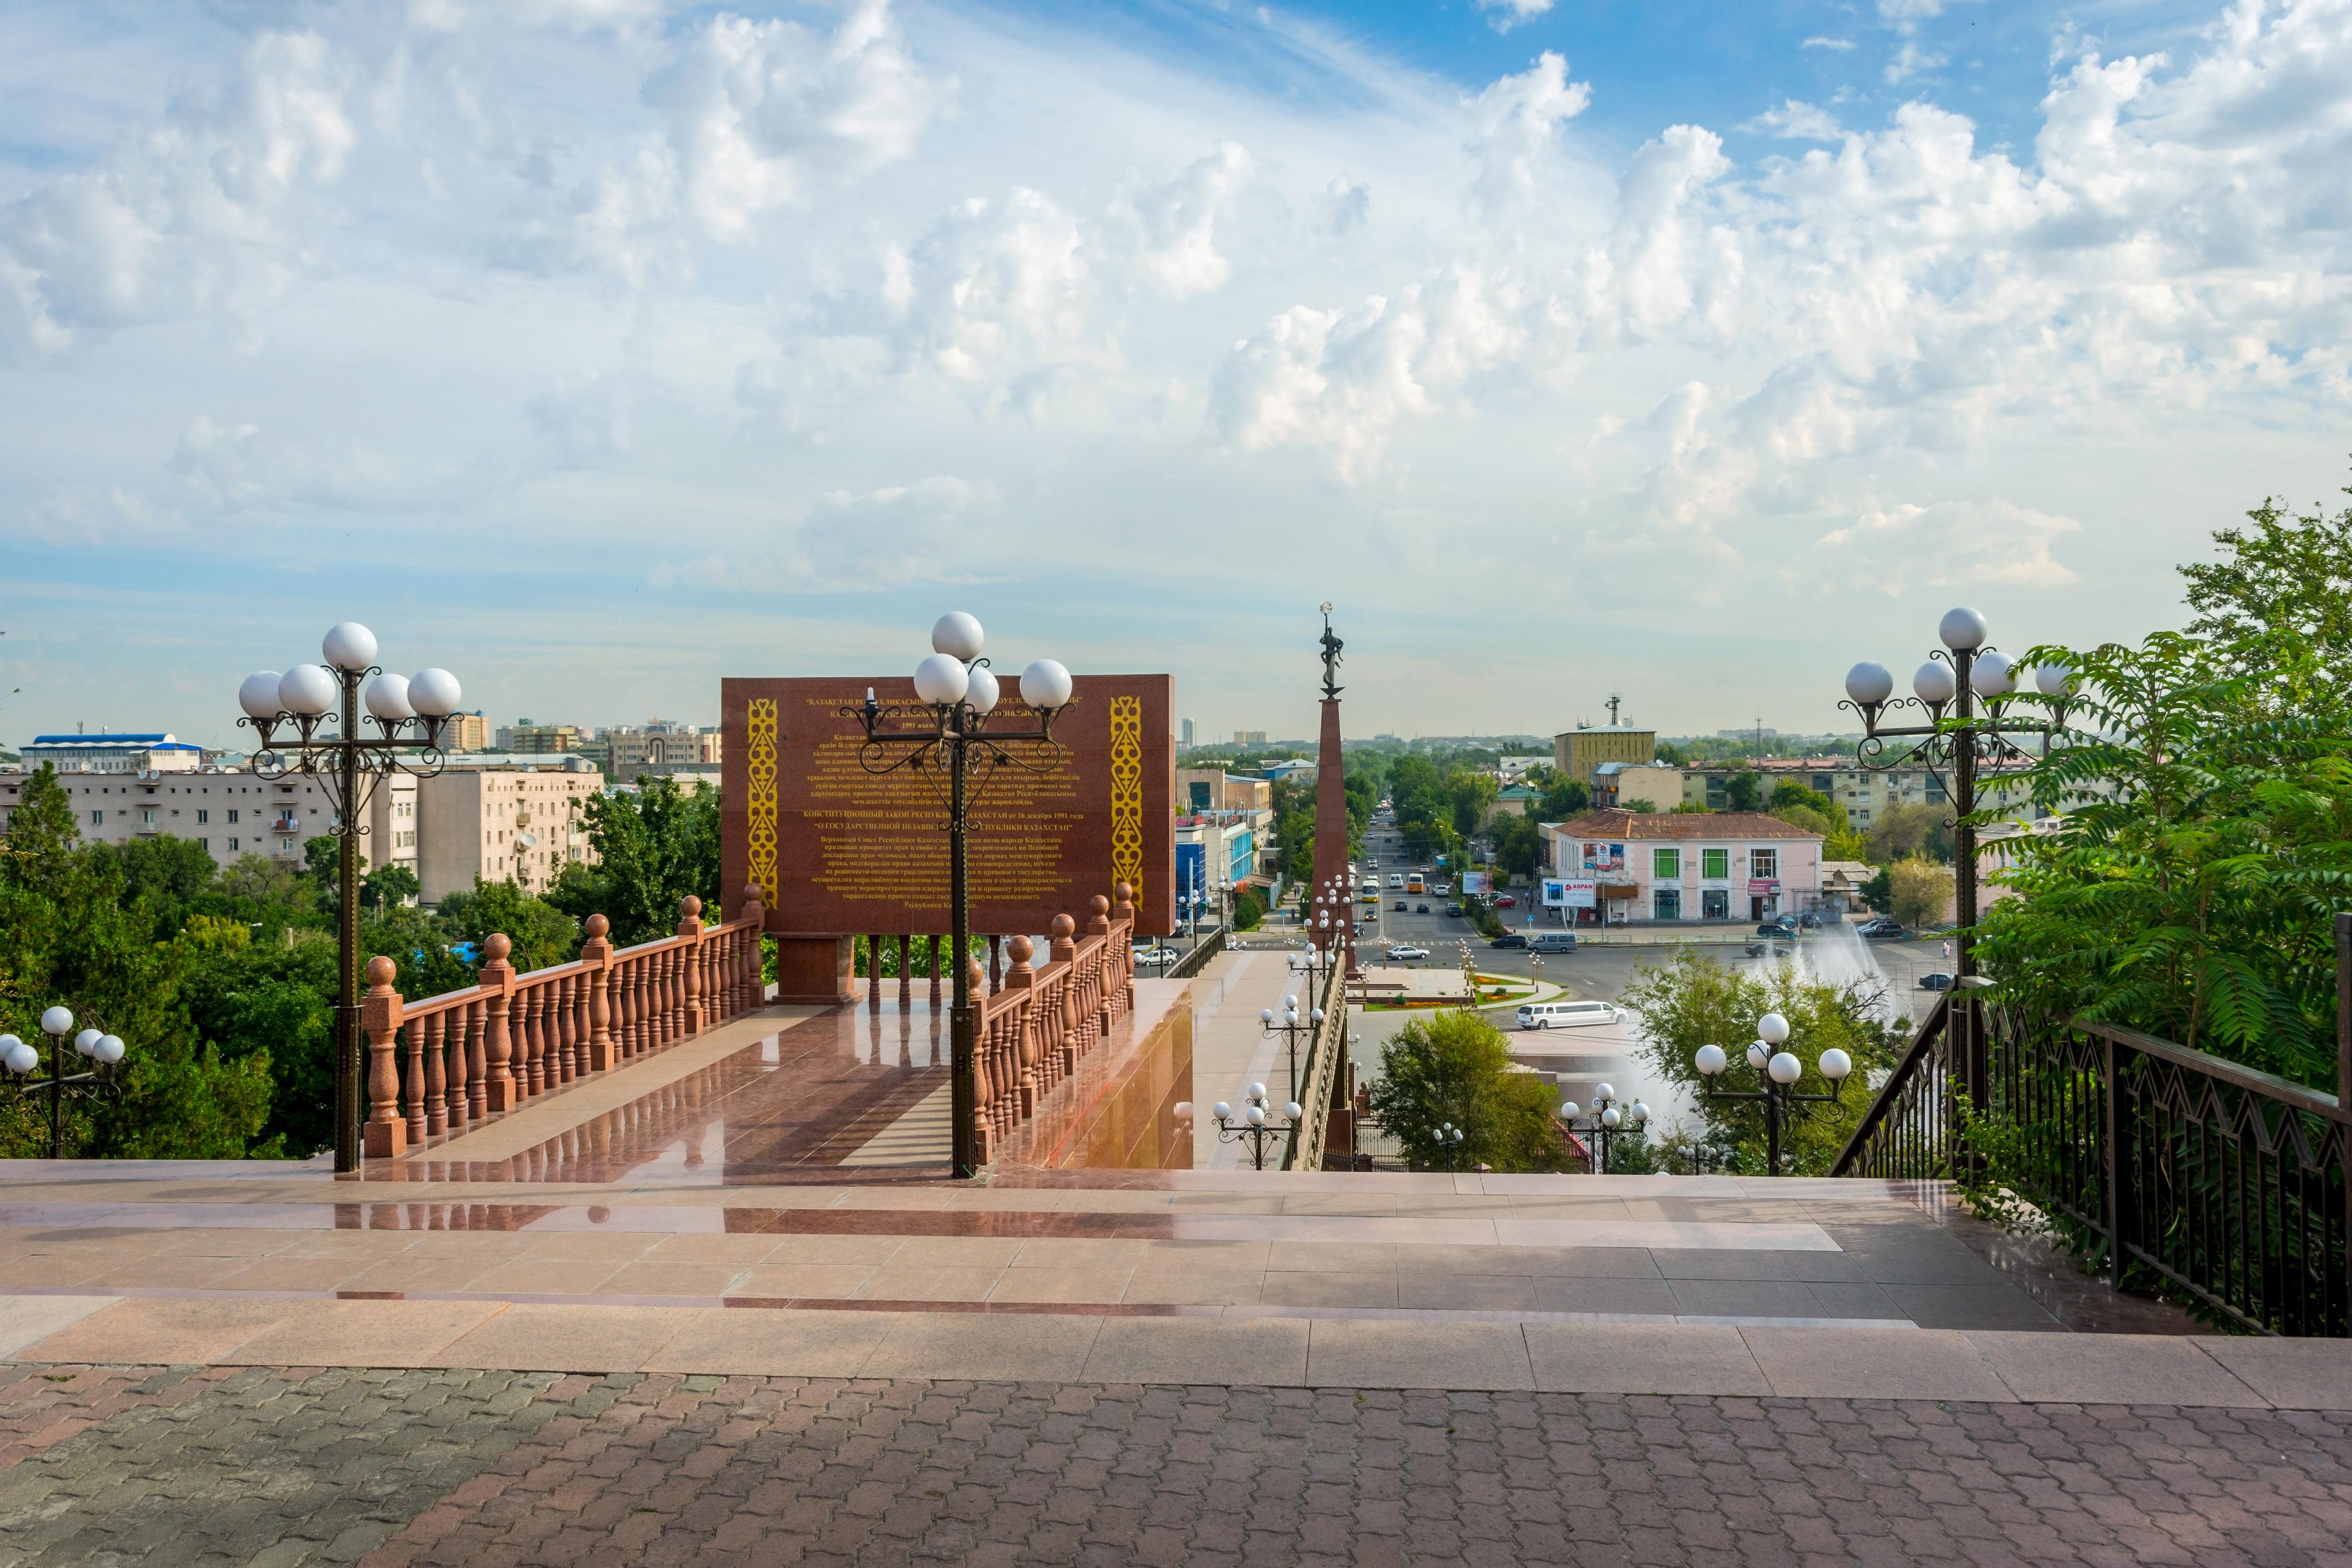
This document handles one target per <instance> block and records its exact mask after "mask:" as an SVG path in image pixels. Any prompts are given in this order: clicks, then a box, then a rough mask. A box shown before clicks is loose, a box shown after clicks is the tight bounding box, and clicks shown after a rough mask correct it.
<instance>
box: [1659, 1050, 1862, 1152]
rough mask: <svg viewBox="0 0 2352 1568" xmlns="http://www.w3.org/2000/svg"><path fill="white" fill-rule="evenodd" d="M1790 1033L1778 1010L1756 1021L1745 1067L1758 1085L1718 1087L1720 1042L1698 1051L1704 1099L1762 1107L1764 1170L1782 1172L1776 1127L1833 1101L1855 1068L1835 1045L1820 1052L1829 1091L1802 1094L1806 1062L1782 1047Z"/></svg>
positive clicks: (1725, 1062)
mask: <svg viewBox="0 0 2352 1568" xmlns="http://www.w3.org/2000/svg"><path fill="white" fill-rule="evenodd" d="M1788 1037H1789V1020H1788V1019H1786V1018H1783V1017H1782V1016H1780V1014H1778V1013H1767V1014H1765V1015H1764V1016H1762V1017H1761V1018H1759V1019H1757V1020H1756V1043H1755V1044H1753V1045H1751V1046H1749V1047H1748V1070H1749V1072H1750V1073H1752V1074H1753V1075H1754V1076H1755V1079H1756V1081H1757V1083H1758V1084H1759V1087H1758V1088H1756V1089H1717V1087H1716V1086H1715V1080H1716V1079H1718V1078H1720V1077H1721V1076H1722V1075H1723V1074H1724V1072H1725V1071H1726V1070H1727V1068H1729V1067H1730V1065H1731V1062H1730V1058H1727V1056H1726V1055H1725V1054H1724V1050H1723V1047H1721V1046H1701V1047H1699V1048H1698V1052H1697V1056H1696V1065H1697V1068H1698V1071H1699V1084H1700V1089H1701V1092H1702V1097H1703V1098H1704V1099H1706V1100H1710V1101H1712V1100H1746V1101H1751V1102H1753V1103H1756V1104H1759V1105H1761V1106H1763V1108H1764V1168H1765V1173H1766V1174H1768V1175H1773V1176H1777V1175H1779V1174H1780V1127H1781V1124H1782V1123H1783V1122H1784V1121H1790V1120H1793V1119H1795V1118H1797V1117H1801V1116H1809V1115H1811V1110H1808V1109H1807V1108H1808V1107H1810V1106H1815V1105H1834V1104H1835V1103H1837V1099H1838V1096H1839V1094H1840V1093H1841V1092H1843V1089H1845V1080H1846V1076H1847V1075H1848V1074H1849V1073H1851V1072H1853V1058H1852V1057H1849V1056H1847V1055H1846V1054H1845V1053H1844V1052H1843V1051H1842V1050H1839V1049H1838V1048H1837V1047H1835V1046H1832V1047H1830V1048H1829V1049H1828V1050H1825V1051H1823V1052H1822V1054H1821V1059H1820V1060H1819V1061H1818V1062H1816V1063H1815V1064H1814V1066H1815V1067H1816V1068H1818V1069H1819V1070H1820V1072H1821V1075H1822V1077H1823V1078H1825V1079H1828V1080H1829V1085H1830V1091H1829V1092H1828V1093H1827V1094H1800V1093H1798V1092H1797V1082H1798V1080H1799V1079H1801V1078H1803V1077H1804V1076H1805V1065H1804V1063H1802V1062H1801V1061H1799V1060H1798V1059H1797V1058H1795V1057H1794V1056H1792V1055H1790V1053H1789V1052H1787V1051H1784V1050H1782V1049H1780V1046H1781V1045H1782V1043H1783V1042H1785V1041H1786V1040H1787V1039H1788Z"/></svg>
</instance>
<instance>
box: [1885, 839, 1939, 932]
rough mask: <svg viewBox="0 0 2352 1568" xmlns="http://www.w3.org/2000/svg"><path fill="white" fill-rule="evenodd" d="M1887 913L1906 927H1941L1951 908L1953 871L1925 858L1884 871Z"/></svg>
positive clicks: (1892, 866) (1912, 857) (1901, 862)
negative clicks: (1938, 925) (1939, 925)
mask: <svg viewBox="0 0 2352 1568" xmlns="http://www.w3.org/2000/svg"><path fill="white" fill-rule="evenodd" d="M1886 907H1887V912H1888V913H1890V914H1892V915H1893V916H1894V917H1895V919H1896V920H1898V921H1901V922H1902V923H1903V924H1905V925H1907V926H1927V925H1937V924H1940V923H1942V922H1943V921H1945V920H1947V919H1948V916H1947V914H1946V913H1945V911H1946V910H1949V909H1950V908H1951V907H1952V868H1950V867H1949V866H1946V865H1943V864H1941V863H1939V862H1937V861H1934V860H1930V859H1928V858H1927V857H1926V856H1925V855H1914V856H1911V857H1909V858H1906V859H1902V860H1897V861H1895V863H1894V864H1893V865H1891V866H1889V867H1887V868H1886Z"/></svg>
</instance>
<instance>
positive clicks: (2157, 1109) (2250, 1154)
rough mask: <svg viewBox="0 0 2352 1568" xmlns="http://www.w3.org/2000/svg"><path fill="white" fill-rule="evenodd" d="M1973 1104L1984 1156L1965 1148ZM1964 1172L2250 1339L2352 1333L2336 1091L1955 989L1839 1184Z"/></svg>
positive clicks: (2343, 1126) (1843, 1159) (1848, 1156)
mask: <svg viewBox="0 0 2352 1568" xmlns="http://www.w3.org/2000/svg"><path fill="white" fill-rule="evenodd" d="M1967 1106H1973V1107H1974V1108H1975V1109H1976V1110H1979V1111H1981V1112H1983V1113H1984V1118H1983V1120H1982V1121H1980V1122H1979V1123H1978V1125H1979V1127H1980V1128H1981V1129H1983V1130H1984V1131H1985V1134H1986V1136H1985V1137H1984V1138H1983V1139H1982V1140H1981V1142H1984V1143H1985V1145H1986V1146H1985V1147H1982V1148H1971V1147H1969V1142H1968V1138H1967V1130H1968V1124H1967V1121H1966V1120H1965V1118H1964V1114H1963V1108H1964V1107H1967ZM1996 1140H1997V1142H1996ZM1964 1167H1966V1168H1965V1169H1964ZM1956 1173H1967V1174H1970V1175H1972V1176H1974V1177H1976V1178H1977V1179H1980V1180H1984V1181H1987V1182H1992V1183H1998V1184H2001V1185H2005V1186H2007V1187H2009V1188H2010V1189H2011V1190H2012V1191H2014V1192H2015V1193H2016V1194H2018V1195H2019V1196H2020V1197H2021V1198H2023V1199H2024V1200H2025V1201H2027V1202H2028V1203H2031V1204H2032V1205H2034V1206H2035V1207H2037V1208H2039V1209H2041V1210H2042V1212H2043V1213H2044V1214H2045V1215H2048V1216H2049V1217H2050V1218H2051V1220H2052V1222H2053V1225H2054V1226H2055V1227H2056V1229H2057V1232H2058V1235H2059V1237H2060V1238H2061V1240H2062V1241H2063V1242H2064V1243H2065V1244H2066V1245H2067V1246H2068V1247H2070V1248H2071V1249H2072V1250H2074V1251H2075V1252H2076V1253H2077V1254H2078V1255H2080V1256H2083V1257H2084V1258H2085V1259H2086V1260H2088V1261H2092V1262H2095V1263H2097V1264H2100V1265H2103V1266H2104V1267H2105V1270H2106V1272H2107V1275H2108V1278H2109V1279H2113V1280H2116V1282H2117V1283H2119V1284H2125V1285H2130V1284H2133V1283H2143V1284H2155V1285H2158V1287H2159V1288H2162V1289H2168V1290H2169V1291H2170V1292H2171V1293H2174V1294H2178V1295H2180V1296H2183V1297H2186V1298H2187V1299H2189V1300H2191V1301H2193V1302H2195V1303H2197V1304H2198V1305H2199V1306H2200V1307H2201V1308H2203V1309H2204V1310H2206V1311H2207V1312H2209V1313H2210V1314H2212V1315H2213V1316H2214V1317H2216V1318H2220V1319H2223V1320H2226V1321H2230V1322H2231V1323H2234V1324H2235V1325H2237V1326H2238V1327H2240V1328H2242V1329H2246V1330H2250V1331H2255V1332H2263V1333H2278V1334H2294V1335H2326V1336H2335V1337H2341V1336H2343V1335H2345V1334H2346V1333H2347V1316H2352V1253H2347V1235H2352V1206H2347V1205H2352V1113H2347V1108H2346V1107H2345V1106H2344V1105H2343V1104H2342V1103H2341V1102H2340V1101H2339V1100H2338V1099H2337V1098H2336V1097H2335V1096H2332V1095H2326V1094H2321V1093H2319V1092H2317V1091H2316V1090H2314V1089H2305V1088H2304V1087H2303V1086H2301V1085H2300V1084H2295V1083H2290V1082H2288V1081H2287V1080H2286V1079H2281V1078H2275V1077H2273V1076H2272V1075H2271V1074H2269V1073H2264V1072H2258V1071H2256V1070H2254V1069H2253V1068H2247V1067H2242V1066H2240V1065H2239V1064H2237V1063H2235V1062H2231V1061H2227V1060H2224V1059H2223V1058H2218V1057H2210V1056H2207V1055H2205V1054H2204V1053H2202V1052H2200V1051H2192V1050H2189V1049H2187V1048H2186V1047H2180V1046H2177V1045H2174V1044H2173V1043H2171V1042H2170V1041H2168V1040H2160V1039H2157V1038H2156V1037H2153V1036H2148V1035H2143V1034H2139V1033H2137V1032H2136V1031H2134V1030H2130V1029H2121V1028H2115V1027H2111V1026H2105V1025H2100V1024H2087V1023H2083V1022H2079V1021H2078V1022H2074V1023H2071V1024H2066V1025H2062V1026H2053V1025H2048V1024H2037V1023H2034V1022H2032V1021H2030V1020H2027V1019H2024V1018H2022V1017H2020V1016H2015V1015H2013V1014H2011V1013H2010V1012H2008V1011H2006V1010H2004V1009H2001V1008H1999V1007H1991V1006H1987V1005H1983V1004H1982V1003H1981V1002H1979V1001H1976V1000H1973V999H1969V998H1967V997H1965V996H1963V997H1960V998H1957V999H1956V998H1952V997H1947V998H1946V999H1945V1001H1944V1003H1943V1004H1942V1005H1938V1007H1937V1010H1936V1012H1935V1014H1934V1015H1932V1016H1930V1017H1929V1019H1928V1021H1927V1025H1926V1026H1923V1027H1922V1028H1921V1030H1920V1033H1919V1036H1918V1038H1917V1039H1916V1040H1915V1041H1914V1042H1913V1044H1912V1046H1911V1048H1910V1049H1909V1050H1908V1051H1906V1053H1905V1055H1904V1057H1903V1058H1902V1060H1901V1061H1900V1063H1898V1065H1897V1066H1896V1068H1895V1071H1894V1072H1893V1074H1891V1075H1890V1076H1889V1077H1888V1079H1887V1080H1886V1082H1885V1084H1884V1085H1883V1086H1882V1087H1881V1088H1880V1089H1879V1092H1878V1094H1877V1096H1876V1098H1875V1099H1874V1101H1873V1102H1872V1105H1871V1108H1870V1110H1869V1111H1868V1112H1867V1113H1866V1114H1865V1115H1864V1119H1863V1121H1861V1122H1860V1123H1859V1124H1858V1125H1857V1126H1856V1127H1855V1129H1854V1132H1853V1137H1852V1138H1851V1139H1849V1140H1848V1142H1847V1143H1846V1146H1845V1148H1844V1150H1843V1152H1841V1153H1840V1154H1839V1156H1838V1160H1837V1163H1836V1164H1835V1166H1833V1167H1832V1171H1831V1174H1832V1175H1839V1176H1847V1175H1859V1176H1883V1177H1890V1178H1894V1179H1898V1180H1902V1179H1918V1180H1927V1179H1937V1178H1948V1177H1951V1176H1953V1175H1955V1174H1956Z"/></svg>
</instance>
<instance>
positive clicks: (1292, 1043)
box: [1257, 996, 1323, 1100]
mask: <svg viewBox="0 0 2352 1568" xmlns="http://www.w3.org/2000/svg"><path fill="white" fill-rule="evenodd" d="M1257 1021H1258V1033H1259V1037H1260V1038H1270V1037H1273V1036H1275V1035H1280V1036H1282V1037H1283V1040H1284V1045H1285V1046H1286V1048H1287V1049H1288V1051H1289V1055H1290V1098H1291V1099H1293V1100H1297V1098H1298V1036H1299V1033H1300V1031H1302V1030H1304V1031H1305V1032H1306V1034H1307V1038H1308V1039H1310V1040H1311V1039H1313V1038H1314V1037H1315V1031H1316V1030H1317V1029H1318V1028H1320V1027H1321V1026H1322V1024H1323V1009H1322V1008H1320V1007H1317V1006H1314V1005H1309V1006H1308V1007H1307V1017H1306V1020H1305V1021H1304V1022H1302V1021H1301V1020H1300V1019H1299V1016H1298V998H1297V996H1285V997H1284V998H1283V999H1282V1021H1281V1022H1280V1023H1276V1021H1275V1016H1274V1009H1273V1008H1271V1007H1266V1008H1263V1009H1261V1010H1260V1011H1259V1013H1258V1016H1257Z"/></svg>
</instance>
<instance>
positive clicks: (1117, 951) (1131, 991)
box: [969, 882, 1135, 1163]
mask: <svg viewBox="0 0 2352 1568" xmlns="http://www.w3.org/2000/svg"><path fill="white" fill-rule="evenodd" d="M1134 897H1135V894H1134V889H1131V888H1130V887H1129V885H1128V884H1127V883H1125V882H1121V883H1119V884H1118V903H1117V904H1116V905H1114V904H1113V903H1112V902H1111V900H1108V899H1106V898H1104V897H1102V896H1101V895H1100V894H1097V895H1096V896H1095V898H1094V900H1093V902H1092V906H1091V908H1090V909H1089V910H1088V913H1087V931H1086V934H1085V935H1083V936H1081V935H1079V934H1078V930H1077V922H1076V921H1074V920H1072V919H1071V918H1070V917H1069V916H1068V915H1055V917H1054V923H1053V930H1052V931H1051V933H1050V935H1049V938H1048V942H1049V946H1048V949H1047V952H1046V959H1045V963H1044V964H1043V965H1035V964H1032V963H1030V960H1031V959H1032V958H1033V957H1034V955H1035V951H1036V944H1035V943H1034V942H1031V941H1030V940H1029V939H1028V938H1027V937H1025V936H1016V937H1014V938H1013V940H1012V942H1010V943H1008V944H1007V948H1008V951H1009V953H1010V956H1011V957H1012V960H1013V963H1012V965H1011V967H1009V968H1008V969H1007V970H1006V971H1005V972H1004V984H1003V989H1002V990H1000V991H998V992H997V993H996V994H993V995H991V994H988V986H987V977H986V975H985V974H984V973H982V967H981V963H980V961H979V960H978V959H971V960H970V961H969V962H970V963H971V994H972V1041H973V1057H972V1077H973V1079H974V1089H975V1091H976V1095H977V1099H978V1102H979V1106H980V1158H981V1161H982V1163H987V1162H988V1161H990V1160H992V1159H993V1158H994V1157H995V1152H996V1150H997V1149H999V1148H1000V1147H1002V1146H1003V1142H1004V1140H1005V1138H1006V1136H1007V1135H1008V1134H1009V1133H1011V1132H1012V1131H1013V1129H1014V1128H1016V1127H1018V1126H1020V1125H1021V1124H1022V1123H1023V1122H1024V1121H1028V1120H1029V1119H1030V1118H1031V1117H1033V1116H1034V1115H1036V1114H1037V1107H1038V1106H1039V1105H1040V1104H1042V1103H1043V1102H1044V1100H1045V1097H1046V1096H1047V1095H1049V1094H1051V1093H1052V1092H1053V1091H1054V1089H1055V1088H1056V1087H1057V1086H1058V1085H1060V1084H1061V1083H1063V1082H1064V1081H1065V1080H1066V1079H1068V1078H1069V1077H1070V1076H1071V1075H1072V1074H1073V1073H1075V1072H1076V1071H1077V1068H1078V1063H1079V1062H1081V1061H1083V1060H1084V1059H1086V1058H1087V1055H1088V1054H1089V1053H1091V1052H1092V1051H1093V1050H1094V1049H1095V1047H1097V1046H1099V1045H1101V1044H1102V1043H1103V1041H1104V1040H1105V1039H1106V1038H1107V1037H1108V1036H1109V1034H1110V1031H1111V1028H1112V1026H1115V1025H1116V1024H1117V1023H1118V1021H1119V1020H1120V1019H1121V1018H1124V1017H1126V1016H1128V1015H1129V1014H1130V1013H1132V1012H1133V1011H1134V1010H1135V947H1134V943H1133V942H1132V940H1131V938H1132V935H1133V932H1134V931H1135V904H1134V901H1133V900H1134Z"/></svg>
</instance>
